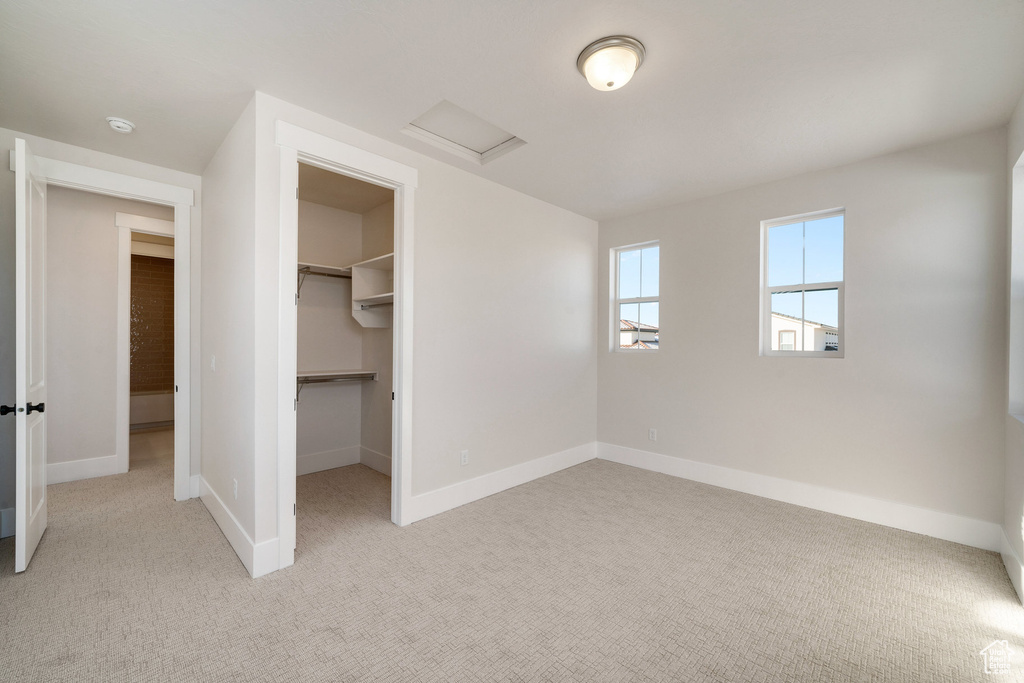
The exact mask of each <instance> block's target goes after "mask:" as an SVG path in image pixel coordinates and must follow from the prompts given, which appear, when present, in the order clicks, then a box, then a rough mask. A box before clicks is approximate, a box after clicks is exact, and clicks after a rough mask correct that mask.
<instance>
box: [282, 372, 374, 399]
mask: <svg viewBox="0 0 1024 683" xmlns="http://www.w3.org/2000/svg"><path fill="white" fill-rule="evenodd" d="M364 380H372V381H374V382H376V381H377V371H376V370H325V371H318V372H299V373H298V376H297V377H296V378H295V401H296V402H298V400H299V396H300V395H301V394H302V387H304V386H306V385H307V384H326V383H328V382H362V381H364Z"/></svg>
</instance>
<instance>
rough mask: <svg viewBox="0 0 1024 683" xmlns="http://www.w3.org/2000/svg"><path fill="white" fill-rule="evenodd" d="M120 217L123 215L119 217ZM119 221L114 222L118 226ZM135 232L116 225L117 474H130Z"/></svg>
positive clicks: (115, 427)
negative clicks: (129, 441) (133, 241)
mask: <svg viewBox="0 0 1024 683" xmlns="http://www.w3.org/2000/svg"><path fill="white" fill-rule="evenodd" d="M117 215H118V216H121V214H120V213H118V214H117ZM118 223H119V221H115V224H118ZM131 314H132V231H131V230H130V229H129V228H127V227H124V226H121V225H119V224H118V225H117V330H116V334H117V342H116V347H117V350H116V354H117V355H116V359H115V363H116V371H115V373H114V374H115V377H116V381H117V389H116V392H117V393H116V395H115V398H114V403H115V410H116V411H117V412H116V417H115V418H114V429H115V430H116V431H115V433H114V441H115V444H116V446H115V448H114V452H115V455H117V468H118V472H127V471H128V432H129V430H130V429H131V389H132V382H131V373H132V370H131V368H132V365H131V326H132V322H131V318H132V315H131Z"/></svg>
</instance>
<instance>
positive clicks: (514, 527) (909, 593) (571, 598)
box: [0, 437, 1024, 681]
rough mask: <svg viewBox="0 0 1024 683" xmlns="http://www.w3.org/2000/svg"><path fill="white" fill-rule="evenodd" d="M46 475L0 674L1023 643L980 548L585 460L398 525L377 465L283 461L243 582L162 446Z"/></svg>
mask: <svg viewBox="0 0 1024 683" xmlns="http://www.w3.org/2000/svg"><path fill="white" fill-rule="evenodd" d="M133 438H134V437H133ZM133 446H134V444H133ZM49 493H50V528H49V530H48V531H47V532H46V535H45V536H44V538H43V540H42V542H41V543H40V545H39V549H38V551H37V553H36V556H35V559H34V560H33V561H32V564H31V566H30V567H29V571H28V572H26V573H25V574H22V575H18V576H15V575H13V573H12V571H13V542H12V539H4V540H3V541H2V542H0V557H2V561H0V648H2V649H0V679H2V680H5V681H87V680H96V681H226V680H253V681H563V680H565V681H970V680H978V681H983V680H988V681H997V680H1013V676H1014V673H1016V674H1018V675H1019V674H1020V670H1017V669H1015V671H1014V673H1011V674H1010V675H1009V676H998V677H993V676H986V675H985V674H984V672H983V661H982V658H981V657H980V655H979V652H980V651H981V649H982V648H984V647H985V646H987V645H988V644H989V643H991V642H992V641H994V640H1008V641H1009V645H1010V648H1011V649H1013V650H1015V651H1016V652H1024V608H1021V607H1020V605H1019V603H1018V602H1017V600H1016V597H1015V596H1014V593H1013V589H1012V587H1011V585H1010V583H1009V580H1008V579H1007V577H1006V574H1005V571H1004V569H1003V567H1002V565H1001V563H1000V560H999V557H998V556H997V555H996V554H994V553H988V552H983V551H980V550H975V549H972V548H968V547H965V546H960V545H955V544H952V543H946V542H943V541H937V540H934V539H930V538H926V537H923V536H918V535H915V534H910V533H905V532H900V531H895V530H892V529H888V528H884V527H879V526H875V525H871V524H866V523H862V522H857V521H853V520H849V519H845V518H842V517H836V516H833V515H828V514H825V513H820V512H815V511H812V510H807V509H804V508H799V507H794V506H791V505H786V504H783V503H777V502H773V501H768V500H764V499H760V498H756V497H753V496H747V495H743V494H739V493H734V492H730V491H726V490H723V489H718V488H714V487H710V486H705V485H701V484H696V483H692V482H688V481H685V480H680V479H674V478H670V477H667V476H662V475H657V474H653V473H649V472H644V471H641V470H636V469H632V468H629V467H624V466H622V465H616V464H612V463H608V462H603V461H592V462H589V463H586V464H583V465H580V466H578V467H574V468H572V469H569V470H565V471H563V472H560V473H557V474H555V475H552V476H549V477H546V478H544V479H542V480H539V481H536V482H532V483H530V484H527V485H524V486H520V487H518V488H516V489H512V490H510V491H507V492H505V493H502V494H499V495H497V496H492V497H491V498H488V499H485V500H483V501H480V502H478V503H474V504H472V505H468V506H465V507H463V508H459V509H457V510H454V511H452V512H449V513H446V514H443V515H440V516H438V517H435V518H432V519H429V520H424V521H423V522H420V523H418V524H415V525H412V526H411V527H407V528H405V529H400V528H398V527H396V526H394V525H392V524H391V523H390V521H388V496H389V480H388V479H387V478H386V477H384V476H382V475H380V474H378V473H377V472H374V471H373V470H370V469H368V468H366V467H363V466H361V465H355V466H352V467H346V468H341V469H337V470H331V471H327V472H321V473H317V474H312V475H307V476H304V477H300V478H299V486H298V501H299V518H298V524H299V527H298V533H299V539H298V543H299V549H298V554H297V559H296V564H295V566H294V567H292V568H290V569H287V570H285V571H281V572H277V573H275V574H272V575H270V576H267V577H264V578H261V579H257V580H251V579H249V578H248V576H247V575H246V573H245V570H244V569H243V568H242V565H241V563H240V562H239V561H238V559H237V558H236V557H235V555H234V553H233V552H232V550H231V548H230V547H229V546H228V544H227V541H226V540H225V539H224V537H223V536H222V535H221V533H220V531H219V530H218V529H217V527H216V525H215V524H214V522H213V520H212V519H211V518H210V516H209V514H208V513H207V512H206V510H205V508H204V507H203V505H202V503H200V502H199V501H197V500H194V501H189V502H186V503H174V502H173V501H172V500H171V497H172V496H171V463H170V460H169V458H167V457H150V458H145V459H133V463H132V471H131V472H129V473H128V474H126V475H120V476H116V477H106V478H103V479H94V480H89V481H81V482H73V483H69V484H59V485H54V486H51V487H50V490H49Z"/></svg>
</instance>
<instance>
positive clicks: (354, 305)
mask: <svg viewBox="0 0 1024 683" xmlns="http://www.w3.org/2000/svg"><path fill="white" fill-rule="evenodd" d="M298 179H299V182H298V261H297V263H296V264H295V277H296V283H297V293H298V296H297V299H296V331H297V333H296V337H297V339H296V342H297V343H296V369H297V376H296V384H295V390H296V403H295V421H296V425H295V429H296V432H295V433H296V443H295V468H296V469H295V472H296V553H297V554H298V555H299V556H301V554H302V552H303V551H304V550H309V549H310V548H313V547H316V546H317V545H320V544H321V543H326V542H327V539H328V538H329V537H330V536H331V534H332V533H333V531H334V530H336V529H337V528H338V525H339V524H345V525H352V524H355V525H364V524H369V525H372V524H379V523H382V522H385V523H386V522H388V521H389V520H390V518H391V490H392V485H391V463H392V458H391V455H392V403H393V391H394V386H393V381H392V380H393V366H394V339H393V330H394V326H393V320H394V316H395V303H394V283H395V278H394V263H395V258H394V251H395V225H394V216H395V192H394V190H392V189H390V188H386V187H381V186H378V185H373V184H371V183H367V182H364V181H362V180H358V179H356V178H351V177H349V176H345V175H341V174H338V173H334V172H331V171H328V170H325V169H322V168H318V167H315V166H311V165H308V164H304V163H299V171H298Z"/></svg>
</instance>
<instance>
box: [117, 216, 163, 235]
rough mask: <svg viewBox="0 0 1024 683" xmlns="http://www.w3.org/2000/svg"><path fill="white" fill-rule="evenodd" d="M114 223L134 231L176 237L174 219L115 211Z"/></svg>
mask: <svg viewBox="0 0 1024 683" xmlns="http://www.w3.org/2000/svg"><path fill="white" fill-rule="evenodd" d="M114 225H116V226H117V227H119V228H128V229H129V230H130V231H132V232H141V233H144V234H146V235H160V236H162V237H174V221H167V220H164V219H163V218H150V217H149V216H137V215H135V214H133V213H123V212H121V211H115V212H114Z"/></svg>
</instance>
